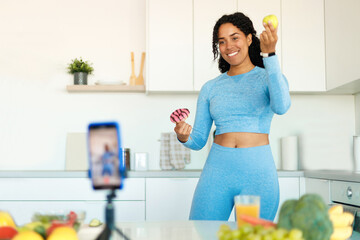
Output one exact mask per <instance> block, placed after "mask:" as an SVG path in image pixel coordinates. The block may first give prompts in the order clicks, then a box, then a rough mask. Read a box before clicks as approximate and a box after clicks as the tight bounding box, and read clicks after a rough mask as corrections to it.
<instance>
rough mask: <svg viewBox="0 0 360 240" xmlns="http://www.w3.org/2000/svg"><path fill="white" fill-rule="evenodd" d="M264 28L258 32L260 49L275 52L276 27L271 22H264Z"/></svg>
mask: <svg viewBox="0 0 360 240" xmlns="http://www.w3.org/2000/svg"><path fill="white" fill-rule="evenodd" d="M264 27H265V30H264V31H263V32H262V33H261V34H260V49H261V52H263V53H271V52H275V49H276V42H277V40H278V35H277V28H274V26H273V25H272V23H264Z"/></svg>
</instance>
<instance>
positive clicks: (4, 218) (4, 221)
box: [0, 212, 16, 228]
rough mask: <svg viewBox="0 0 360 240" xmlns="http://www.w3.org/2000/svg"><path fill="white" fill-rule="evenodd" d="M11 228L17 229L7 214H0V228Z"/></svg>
mask: <svg viewBox="0 0 360 240" xmlns="http://www.w3.org/2000/svg"><path fill="white" fill-rule="evenodd" d="M2 226H10V227H13V228H16V225H15V222H14V220H13V219H12V217H11V216H10V214H9V213H7V212H0V227H2Z"/></svg>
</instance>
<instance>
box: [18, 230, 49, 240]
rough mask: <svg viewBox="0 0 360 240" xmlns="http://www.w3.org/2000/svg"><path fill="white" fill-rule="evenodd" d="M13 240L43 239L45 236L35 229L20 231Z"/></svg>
mask: <svg viewBox="0 0 360 240" xmlns="http://www.w3.org/2000/svg"><path fill="white" fill-rule="evenodd" d="M12 240H43V237H42V236H41V235H40V234H38V233H36V232H34V231H24V232H19V233H18V234H16V236H15V237H14V238H13V239H12Z"/></svg>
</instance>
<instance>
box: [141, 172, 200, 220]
mask: <svg viewBox="0 0 360 240" xmlns="http://www.w3.org/2000/svg"><path fill="white" fill-rule="evenodd" d="M198 180H199V179H198V178H147V179H146V221H163V220H189V213H190V208H191V202H192V198H193V195H194V191H195V187H196V184H197V182H198Z"/></svg>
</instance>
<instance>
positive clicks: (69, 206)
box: [0, 178, 145, 224]
mask: <svg viewBox="0 0 360 240" xmlns="http://www.w3.org/2000/svg"><path fill="white" fill-rule="evenodd" d="M124 181H125V182H124V186H126V187H124V189H123V190H120V191H118V192H117V193H116V194H117V197H116V198H115V200H114V204H115V208H116V210H115V213H116V219H117V220H118V221H120V220H122V221H144V220H145V179H144V178H134V179H125V180H124ZM0 189H1V195H0V206H1V208H2V209H6V210H7V211H9V212H10V213H11V214H12V215H13V216H14V219H16V221H17V224H23V223H26V222H29V221H30V220H31V216H32V215H33V214H34V213H35V212H43V213H51V212H53V213H58V212H61V211H63V212H66V211H70V210H74V211H85V212H86V219H85V221H90V220H91V219H92V218H99V219H100V220H102V221H103V220H104V208H105V204H106V194H107V192H106V191H100V190H99V191H94V190H93V189H92V187H91V183H90V180H89V179H87V178H1V179H0Z"/></svg>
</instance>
